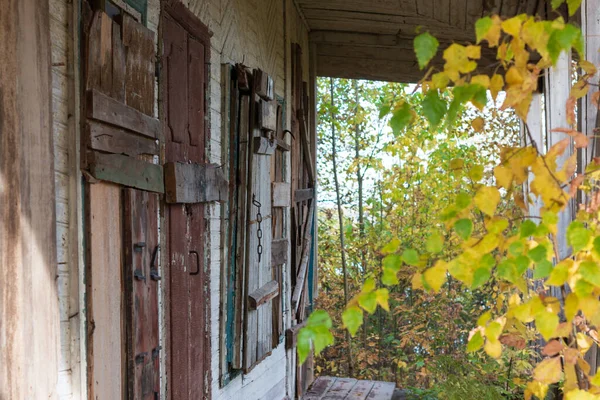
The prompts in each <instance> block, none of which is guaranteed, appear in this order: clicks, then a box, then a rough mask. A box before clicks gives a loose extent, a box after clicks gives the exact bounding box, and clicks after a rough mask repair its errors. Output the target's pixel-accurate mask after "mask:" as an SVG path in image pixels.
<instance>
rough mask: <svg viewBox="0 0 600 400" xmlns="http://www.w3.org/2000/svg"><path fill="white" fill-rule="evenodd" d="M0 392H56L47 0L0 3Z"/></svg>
mask: <svg viewBox="0 0 600 400" xmlns="http://www.w3.org/2000/svg"><path fill="white" fill-rule="evenodd" d="M0 7H1V8H2V12H1V13H0V37H1V38H2V40H1V41H0V59H1V60H2V63H0V221H1V222H0V321H2V322H1V324H0V343H2V351H0V398H2V399H54V398H56V397H57V394H56V384H57V381H58V353H59V346H60V341H59V312H58V293H57V288H56V274H57V265H56V226H55V222H56V216H55V198H54V152H53V140H52V130H51V129H52V108H51V85H50V82H51V75H50V73H51V70H50V64H51V61H50V26H49V9H48V2H44V1H42V2H39V1H36V0H2V2H0Z"/></svg>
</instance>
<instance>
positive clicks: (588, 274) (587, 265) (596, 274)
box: [578, 261, 600, 286]
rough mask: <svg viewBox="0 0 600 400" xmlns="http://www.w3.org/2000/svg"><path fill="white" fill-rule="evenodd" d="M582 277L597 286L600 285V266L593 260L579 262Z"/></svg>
mask: <svg viewBox="0 0 600 400" xmlns="http://www.w3.org/2000/svg"><path fill="white" fill-rule="evenodd" d="M578 271H579V273H580V274H581V277H582V278H583V279H585V280H586V281H588V282H589V283H591V284H592V285H595V286H600V266H598V264H596V263H595V262H593V261H583V262H581V264H579V270H578Z"/></svg>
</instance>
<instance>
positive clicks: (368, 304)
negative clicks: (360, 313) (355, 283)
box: [358, 292, 377, 314]
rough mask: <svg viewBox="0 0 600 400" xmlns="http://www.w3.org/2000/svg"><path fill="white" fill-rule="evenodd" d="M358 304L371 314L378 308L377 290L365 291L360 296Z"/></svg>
mask: <svg viewBox="0 0 600 400" xmlns="http://www.w3.org/2000/svg"><path fill="white" fill-rule="evenodd" d="M358 304H359V305H360V306H361V307H362V308H363V309H364V310H365V311H366V312H368V313H369V314H373V313H374V312H375V310H376V309H377V295H376V294H375V292H369V293H363V294H361V295H360V296H358Z"/></svg>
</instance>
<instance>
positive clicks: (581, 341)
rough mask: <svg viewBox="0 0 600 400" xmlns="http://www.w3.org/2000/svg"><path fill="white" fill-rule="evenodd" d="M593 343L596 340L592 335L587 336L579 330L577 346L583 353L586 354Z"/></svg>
mask: <svg viewBox="0 0 600 400" xmlns="http://www.w3.org/2000/svg"><path fill="white" fill-rule="evenodd" d="M593 344H594V341H593V340H592V338H591V337H589V336H586V335H585V334H584V333H582V332H577V347H578V348H579V351H580V352H581V353H582V354H585V353H586V352H587V351H588V349H589V348H590V347H592V345H593Z"/></svg>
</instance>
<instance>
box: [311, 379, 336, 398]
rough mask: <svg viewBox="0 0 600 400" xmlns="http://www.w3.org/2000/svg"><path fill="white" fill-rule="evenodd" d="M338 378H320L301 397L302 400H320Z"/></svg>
mask: <svg viewBox="0 0 600 400" xmlns="http://www.w3.org/2000/svg"><path fill="white" fill-rule="evenodd" d="M337 379H338V378H336V377H333V376H320V377H318V378H317V380H315V381H314V383H313V384H312V386H311V387H310V389H309V390H308V391H307V392H306V394H304V396H302V400H320V399H321V398H322V397H323V396H324V395H325V394H326V393H327V391H328V390H329V388H330V387H331V386H333V384H334V383H335V381H336V380H337Z"/></svg>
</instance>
